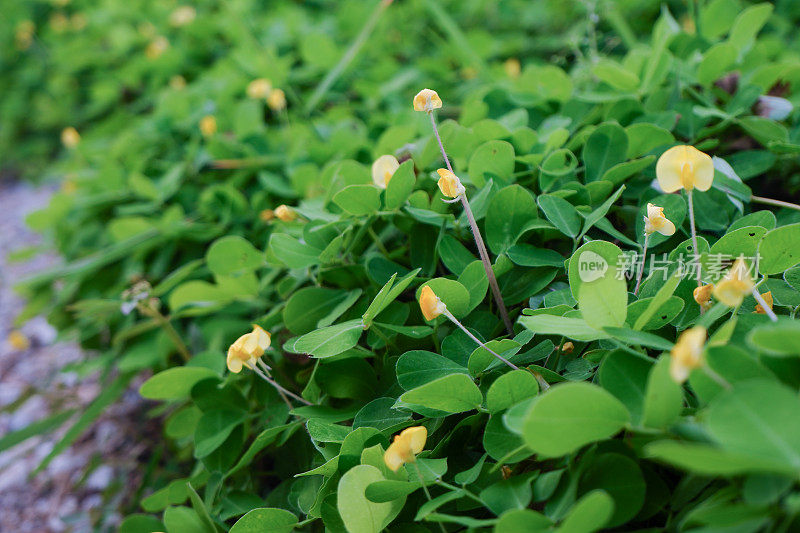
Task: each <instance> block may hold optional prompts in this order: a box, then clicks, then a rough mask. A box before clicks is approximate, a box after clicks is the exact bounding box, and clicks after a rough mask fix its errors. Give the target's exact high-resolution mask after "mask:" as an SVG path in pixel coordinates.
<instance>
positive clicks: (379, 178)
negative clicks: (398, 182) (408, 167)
mask: <svg viewBox="0 0 800 533" xmlns="http://www.w3.org/2000/svg"><path fill="white" fill-rule="evenodd" d="M399 167H400V162H399V161H397V158H396V157H395V156H393V155H382V156H380V157H379V158H378V159H376V160H375V162H373V163H372V182H373V183H375V185H376V186H378V187H380V188H381V189H385V188H386V186H387V185H388V184H389V180H390V179H391V177H392V176H393V175H394V173H395V172H396V171H397V169H398V168H399Z"/></svg>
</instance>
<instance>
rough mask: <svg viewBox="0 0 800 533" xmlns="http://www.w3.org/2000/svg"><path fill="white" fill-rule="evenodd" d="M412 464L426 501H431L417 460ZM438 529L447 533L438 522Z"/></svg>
mask: <svg viewBox="0 0 800 533" xmlns="http://www.w3.org/2000/svg"><path fill="white" fill-rule="evenodd" d="M412 464H413V465H414V470H416V472H417V477H418V478H419V484H420V485H422V490H423V491H424V492H425V497H426V498H428V501H432V500H433V498H432V497H431V493H430V491H429V490H428V486H427V485H426V484H425V478H423V477H422V470H420V469H419V465H418V464H417V460H416V459H414V461H413V462H412ZM439 528H440V529H441V530H442V533H447V530H446V529H445V528H444V526H443V525H442V523H441V522H439Z"/></svg>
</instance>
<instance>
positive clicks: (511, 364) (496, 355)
mask: <svg viewBox="0 0 800 533" xmlns="http://www.w3.org/2000/svg"><path fill="white" fill-rule="evenodd" d="M444 316H446V317H447V318H449V319H450V321H451V322H452V323H453V324H455V325H456V326H458V327H459V328H461V331H463V332H464V333H466V334H467V336H468V337H469V338H470V339H472V340H473V341H475V342H476V343H477V344H478V345H479V346H480V347H481V348H483V349H484V350H486V351H487V352H489V353H490V354H492V355H493V356H495V357H497V358H498V359H499V360H500V361H502V362H504V363H505V364H507V365H508V366H510V367H511V368H513V369H514V370H519V367H518V366H517V365H515V364H514V363H512V362H511V361H509V360H508V359H506V358H505V357H503V356H502V355H499V354H497V353H495V352H494V351H493V350H492V349H491V348H489V347H488V346H486V345H485V344H484V343H483V342H481V340H480V339H478V337H476V336H475V335H473V334H472V332H470V330H468V329H467V328H465V327H464V324H462V323H461V322H459V321H458V319H457V318H456V317H454V316H453V314H452V313H451V312H450V311H445V312H444Z"/></svg>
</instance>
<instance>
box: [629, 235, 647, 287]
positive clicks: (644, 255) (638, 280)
mask: <svg viewBox="0 0 800 533" xmlns="http://www.w3.org/2000/svg"><path fill="white" fill-rule="evenodd" d="M649 240H650V235H648V234H647V233H645V234H644V247H643V249H642V264H641V265H639V274H637V276H636V288H635V289H633V295H634V296H636V295H637V294H639V285H641V283H642V276H643V275H644V261H645V259H646V258H647V241H649Z"/></svg>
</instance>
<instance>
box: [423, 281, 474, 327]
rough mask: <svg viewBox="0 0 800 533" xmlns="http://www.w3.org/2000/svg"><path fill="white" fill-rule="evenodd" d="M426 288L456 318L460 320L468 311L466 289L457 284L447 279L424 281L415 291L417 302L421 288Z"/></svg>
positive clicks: (468, 302)
mask: <svg viewBox="0 0 800 533" xmlns="http://www.w3.org/2000/svg"><path fill="white" fill-rule="evenodd" d="M425 286H428V287H430V288H431V290H433V292H434V294H436V296H438V297H439V298H440V299H441V300H442V301H443V302H444V304H445V305H446V306H447V310H448V311H450V313H452V315H453V316H454V317H456V318H462V317H464V316H465V315H466V314H467V313H469V311H470V305H469V304H470V295H469V291H468V290H467V288H466V287H464V286H463V285H462V284H460V283H459V282H457V281H455V280H452V279H447V278H434V279H432V280H429V281H426V282H425V283H423V284H422V285H420V286H419V288H418V289H417V300H419V293H420V292H421V291H422V288H423V287H425Z"/></svg>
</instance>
